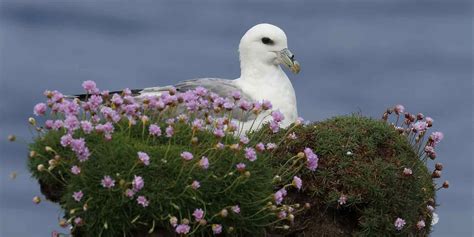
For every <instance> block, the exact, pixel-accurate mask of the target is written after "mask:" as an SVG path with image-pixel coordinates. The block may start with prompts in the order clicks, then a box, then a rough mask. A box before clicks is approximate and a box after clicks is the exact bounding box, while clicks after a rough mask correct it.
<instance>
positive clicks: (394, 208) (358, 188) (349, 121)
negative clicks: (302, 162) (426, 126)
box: [272, 115, 435, 236]
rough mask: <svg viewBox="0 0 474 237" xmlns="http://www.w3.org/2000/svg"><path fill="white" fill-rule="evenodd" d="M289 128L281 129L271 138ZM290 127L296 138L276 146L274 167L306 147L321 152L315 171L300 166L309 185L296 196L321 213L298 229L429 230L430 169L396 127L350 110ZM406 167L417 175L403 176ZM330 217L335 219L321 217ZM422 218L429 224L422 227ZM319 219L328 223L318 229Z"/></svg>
mask: <svg viewBox="0 0 474 237" xmlns="http://www.w3.org/2000/svg"><path fill="white" fill-rule="evenodd" d="M288 132H289V131H281V132H280V133H279V134H278V135H277V136H276V137H273V138H272V139H279V136H280V137H281V136H283V134H285V133H286V134H287V133H288ZM292 132H295V134H296V136H297V137H298V139H296V140H287V141H286V142H285V143H284V144H282V145H281V146H280V147H279V148H278V149H277V150H276V153H275V155H274V157H275V158H277V159H276V160H277V161H276V166H278V165H279V164H281V163H284V162H285V161H286V157H287V156H288V154H296V153H298V152H300V151H301V150H302V149H304V148H305V147H309V148H312V149H313V150H314V151H315V153H316V154H318V156H319V167H318V170H317V172H308V171H307V170H302V172H303V174H301V175H302V179H303V180H305V182H306V184H305V190H304V192H303V194H301V195H298V196H297V198H296V199H299V200H302V199H303V200H305V201H307V202H309V203H311V204H312V205H313V207H312V209H313V210H316V211H315V212H317V213H316V214H313V215H312V216H308V217H307V218H308V219H310V220H309V222H310V224H308V223H297V224H296V226H295V228H294V229H298V228H300V227H302V226H308V225H309V226H311V225H314V226H315V227H314V228H309V230H307V231H306V232H305V233H306V234H312V235H314V236H318V235H341V234H342V233H343V232H345V233H346V234H351V235H357V236H358V235H360V236H391V235H400V236H408V235H416V236H426V235H428V234H429V232H430V224H429V223H430V222H431V216H430V215H431V214H430V212H429V211H428V210H427V208H426V207H427V205H428V202H429V200H430V199H431V198H433V197H434V195H435V188H434V185H433V181H432V179H431V174H430V172H429V171H428V169H427V167H426V164H425V163H424V162H423V161H422V160H420V159H419V157H418V155H417V154H415V152H414V151H413V148H412V147H411V145H410V143H409V142H408V141H407V139H406V137H405V136H402V135H400V134H399V133H398V132H397V131H396V130H395V129H394V128H393V126H391V125H389V124H387V123H385V122H383V121H378V120H373V119H370V118H366V117H361V116H357V115H352V116H340V117H335V118H332V119H329V120H326V121H324V122H320V123H314V124H310V125H308V126H304V127H302V126H300V127H296V128H294V129H293V130H292ZM404 168H409V169H411V170H412V171H413V174H412V175H404V173H403V171H404ZM342 195H345V196H346V197H347V202H346V203H345V204H340V203H339V198H340V197H341V196H342ZM432 205H433V204H432ZM398 217H400V218H402V219H404V220H405V221H406V225H405V226H404V228H403V229H402V230H400V231H398V230H396V229H395V227H394V222H395V220H396V218H398ZM330 218H334V219H335V221H334V223H329V224H328V223H327V221H326V222H324V221H321V220H320V219H330ZM420 220H424V221H425V222H426V227H425V228H423V229H421V230H418V229H417V228H416V223H417V222H418V221H420ZM311 223H312V224H311ZM318 223H319V224H320V223H324V225H326V227H321V228H319V227H318V226H317V225H318ZM328 225H332V226H333V229H331V228H329V229H328V227H327V226H328ZM318 228H319V230H318Z"/></svg>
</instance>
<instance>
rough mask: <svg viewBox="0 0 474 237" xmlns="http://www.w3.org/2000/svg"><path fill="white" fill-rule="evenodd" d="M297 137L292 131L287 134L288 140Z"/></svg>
mask: <svg viewBox="0 0 474 237" xmlns="http://www.w3.org/2000/svg"><path fill="white" fill-rule="evenodd" d="M297 138H298V137H297V136H296V134H295V133H294V132H292V133H290V134H289V135H288V139H290V140H296V139H297Z"/></svg>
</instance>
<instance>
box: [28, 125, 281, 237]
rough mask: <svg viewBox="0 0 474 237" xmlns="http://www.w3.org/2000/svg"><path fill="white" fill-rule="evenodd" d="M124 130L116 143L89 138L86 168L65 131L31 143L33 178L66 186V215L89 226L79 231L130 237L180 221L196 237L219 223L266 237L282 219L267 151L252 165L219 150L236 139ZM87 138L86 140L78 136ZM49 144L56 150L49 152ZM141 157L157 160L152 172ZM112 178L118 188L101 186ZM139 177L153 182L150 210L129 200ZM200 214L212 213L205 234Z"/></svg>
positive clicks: (182, 128)
mask: <svg viewBox="0 0 474 237" xmlns="http://www.w3.org/2000/svg"><path fill="white" fill-rule="evenodd" d="M120 125H121V126H117V127H116V129H117V130H116V131H115V132H114V134H113V139H111V140H110V141H106V140H105V139H104V138H103V136H102V135H100V134H97V133H93V134H89V135H87V136H85V138H86V143H87V144H88V147H89V149H90V150H91V151H92V155H91V157H90V158H89V160H87V161H86V162H79V161H78V160H77V159H75V158H74V154H73V152H72V151H71V150H70V149H69V148H64V147H62V146H61V145H60V144H59V140H60V137H61V136H62V135H64V132H63V131H52V130H51V131H48V132H47V133H45V134H44V135H43V136H41V137H39V138H38V139H36V141H35V142H34V143H33V144H32V145H31V148H30V149H31V150H33V151H36V152H37V155H36V156H35V157H34V158H31V159H30V160H29V167H30V170H31V173H32V175H33V176H34V177H35V178H37V179H39V180H42V181H43V182H44V183H47V184H50V185H53V186H59V187H63V188H64V190H63V193H62V195H61V201H60V204H61V206H62V208H63V209H64V210H66V218H70V221H73V219H74V218H75V217H81V218H82V219H83V220H84V225H83V226H81V227H77V230H75V233H78V234H79V233H81V232H83V233H87V235H86V236H123V235H127V236H128V235H130V233H131V231H134V230H146V231H150V232H152V231H153V230H156V229H160V228H161V229H162V228H165V229H169V230H170V231H172V232H174V230H173V229H172V227H171V225H170V224H169V220H170V218H171V217H173V216H174V217H177V219H178V220H179V221H181V220H183V219H184V218H186V219H188V220H189V221H190V226H191V231H192V232H193V233H194V234H195V235H198V236H200V235H210V233H212V230H211V224H221V225H222V226H223V227H224V228H225V229H226V231H229V228H233V231H231V233H232V234H234V235H237V236H248V235H249V234H250V233H252V234H255V235H262V234H263V232H264V231H265V229H264V228H265V226H268V225H269V223H270V222H272V221H274V220H275V215H274V214H273V213H272V212H271V211H269V210H268V209H267V208H265V207H266V206H267V202H268V201H272V194H273V192H274V190H273V184H272V178H273V173H272V169H270V168H269V165H268V164H269V160H268V157H267V155H265V154H263V153H261V154H260V153H259V154H258V156H259V157H258V159H257V160H256V161H254V162H249V161H248V160H247V159H245V157H244V155H243V150H242V149H239V150H235V149H230V148H229V145H227V147H226V148H224V149H218V148H217V147H216V144H217V143H218V142H219V141H221V142H223V143H224V144H234V143H238V139H236V138H235V137H233V136H231V135H227V136H226V137H224V138H222V139H218V138H216V137H215V136H214V135H212V134H211V133H210V132H208V131H200V132H199V131H195V132H193V131H192V129H191V128H190V127H189V126H188V125H187V124H184V123H177V124H176V125H175V127H174V129H175V134H174V136H173V137H172V138H166V137H164V136H162V137H151V136H148V134H147V133H144V132H143V130H142V124H138V125H136V126H132V127H130V128H129V127H128V126H127V124H123V123H121V124H120ZM161 127H162V128H163V127H164V125H162V126H161ZM193 134H194V137H197V138H198V142H197V143H195V144H193V143H192V142H191V138H192V136H193ZM83 135H84V134H78V137H82V136H83ZM250 145H253V144H249V146H250ZM45 146H49V147H51V148H52V150H53V151H51V152H48V151H46V150H45ZM138 151H142V152H146V153H147V154H148V155H149V156H150V158H151V160H150V165H149V166H145V165H144V164H142V163H140V162H139V159H138V156H137V152H138ZM183 151H189V152H191V153H192V154H193V155H194V158H193V159H192V160H191V161H185V160H184V159H183V158H181V157H180V154H181V152H183ZM55 155H57V156H56V162H57V163H58V165H57V166H55V168H54V169H52V170H51V171H47V170H46V171H42V172H40V171H38V170H37V166H38V165H40V164H43V165H45V166H46V169H47V168H48V167H49V165H48V162H49V160H51V159H53V160H54V157H55ZM202 156H207V157H208V158H209V163H210V165H209V168H208V169H207V170H204V169H202V168H201V167H200V166H199V160H200V158H201V157H202ZM239 162H243V163H245V164H246V165H247V167H246V171H242V172H238V171H237V170H236V167H235V165H236V163H239ZM73 165H77V166H79V167H80V168H81V173H80V174H79V175H74V174H72V173H71V171H70V168H71V166H73ZM105 175H109V176H111V177H112V178H113V179H114V180H115V181H116V183H115V186H114V187H113V188H112V189H106V188H104V187H102V186H101V180H102V178H103V177H104V176H105ZM135 175H139V176H141V177H143V179H144V182H145V185H144V188H143V189H142V190H140V191H139V192H138V193H137V194H136V196H137V195H143V196H145V197H146V198H147V199H148V200H149V201H150V204H149V205H148V207H142V206H141V205H138V203H137V201H136V200H135V199H131V198H129V197H127V196H126V195H125V191H126V189H128V188H131V186H132V184H131V183H132V180H133V179H134V176H135ZM194 180H198V181H199V182H200V185H201V187H200V188H199V189H197V190H195V189H193V188H191V186H190V185H191V183H192V182H193V181H194ZM79 190H81V191H82V192H83V193H84V197H83V199H82V200H81V201H80V202H76V201H75V200H74V199H73V197H72V195H73V193H74V192H77V191H79ZM84 205H86V208H84ZM234 205H239V206H240V209H241V213H240V214H237V213H234V212H233V211H232V210H231V206H234ZM196 208H201V209H203V210H204V212H205V219H206V220H207V222H208V224H206V225H202V226H201V227H199V228H197V227H198V225H199V223H198V222H195V221H194V217H193V216H192V213H193V211H194V210H195V209H196ZM223 209H227V211H228V215H227V216H226V217H223V216H222V215H220V213H221V210H223ZM257 213H258V214H257Z"/></svg>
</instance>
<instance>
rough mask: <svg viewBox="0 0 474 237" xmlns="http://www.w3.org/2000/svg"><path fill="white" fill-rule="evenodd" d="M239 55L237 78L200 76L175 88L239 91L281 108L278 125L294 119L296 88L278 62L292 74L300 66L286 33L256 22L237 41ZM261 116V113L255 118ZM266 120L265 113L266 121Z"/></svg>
mask: <svg viewBox="0 0 474 237" xmlns="http://www.w3.org/2000/svg"><path fill="white" fill-rule="evenodd" d="M239 54H240V69H241V75H240V77H239V78H237V79H234V80H227V79H219V78H201V79H194V80H188V81H184V82H181V83H178V84H177V85H175V87H176V88H177V89H178V90H179V91H185V90H189V89H194V88H196V87H198V86H202V87H204V88H206V89H208V90H210V91H212V92H214V93H217V94H219V95H221V96H228V95H229V93H230V92H232V91H236V90H238V91H240V92H241V94H242V95H243V97H244V99H246V100H249V101H261V100H269V101H271V102H272V104H273V109H274V110H280V112H281V113H283V115H284V116H285V120H284V121H283V123H282V124H281V126H283V127H286V126H288V125H289V124H291V123H292V122H294V121H295V120H296V119H297V117H298V111H297V103H296V96H295V91H294V89H293V85H292V84H291V81H290V79H288V77H287V75H286V74H285V72H284V71H283V70H282V68H281V66H280V65H284V66H286V67H288V68H289V69H290V70H291V71H293V72H294V73H298V72H299V69H300V67H299V64H298V62H297V61H295V60H294V55H293V54H292V53H291V52H290V51H289V50H288V44H287V38H286V35H285V32H283V30H281V29H280V28H278V27H276V26H274V25H271V24H258V25H256V26H254V27H252V28H250V29H249V30H248V31H247V32H246V33H245V34H244V36H243V37H242V39H241V40H240V44H239ZM165 88H167V87H150V88H145V89H143V90H142V91H141V92H140V97H141V96H148V95H158V94H161V92H162V91H163V90H164V89H165ZM263 117H264V115H263V114H262V115H260V118H258V119H257V120H259V119H260V120H261V119H263ZM235 119H238V118H235ZM268 119H269V117H268V116H267V118H266V119H265V120H268ZM252 121H253V120H252ZM252 121H243V122H245V124H244V130H248V129H249V128H250V124H251V123H252Z"/></svg>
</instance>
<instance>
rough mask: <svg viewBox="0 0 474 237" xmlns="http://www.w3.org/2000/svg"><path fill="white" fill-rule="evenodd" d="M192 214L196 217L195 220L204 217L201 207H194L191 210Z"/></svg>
mask: <svg viewBox="0 0 474 237" xmlns="http://www.w3.org/2000/svg"><path fill="white" fill-rule="evenodd" d="M193 216H194V218H195V219H196V221H200V220H202V218H203V217H204V211H203V210H202V209H201V208H199V209H196V210H194V212H193Z"/></svg>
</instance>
